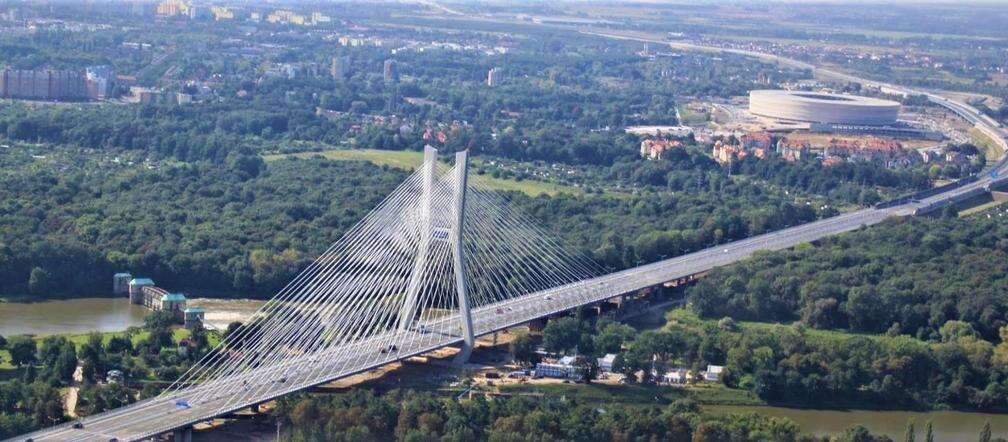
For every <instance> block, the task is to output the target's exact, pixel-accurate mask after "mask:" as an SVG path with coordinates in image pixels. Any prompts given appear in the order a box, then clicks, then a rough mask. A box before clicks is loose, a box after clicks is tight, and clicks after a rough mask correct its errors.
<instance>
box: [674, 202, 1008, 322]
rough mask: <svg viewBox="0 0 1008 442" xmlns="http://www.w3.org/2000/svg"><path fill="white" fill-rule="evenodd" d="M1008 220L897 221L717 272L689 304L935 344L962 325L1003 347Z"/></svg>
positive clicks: (712, 312) (719, 312)
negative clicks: (944, 331) (948, 327)
mask: <svg viewBox="0 0 1008 442" xmlns="http://www.w3.org/2000/svg"><path fill="white" fill-rule="evenodd" d="M988 216H989V217H988ZM1003 220H1004V212H1003V211H993V212H987V213H985V214H983V215H981V216H973V217H969V218H964V219H926V218H913V219H903V220H892V221H889V222H886V223H884V224H882V225H879V226H875V227H872V228H870V229H865V230H863V231H859V232H855V233H852V234H848V235H841V236H836V237H830V238H825V239H823V240H820V241H819V245H818V246H815V247H810V246H803V247H798V248H796V249H793V250H787V251H781V252H773V253H763V254H760V255H758V257H756V258H753V259H750V260H747V261H744V262H741V263H739V264H736V265H732V266H727V267H724V268H720V269H716V270H714V271H713V272H711V274H710V277H709V278H706V279H704V280H703V281H701V282H700V283H699V284H697V285H696V286H695V287H692V288H690V290H689V299H690V302H691V303H692V304H693V306H694V307H695V308H696V310H697V311H698V312H700V313H701V314H702V315H704V316H707V317H721V316H731V317H734V318H736V319H743V320H759V321H793V320H801V321H802V322H804V323H805V324H807V325H808V326H810V327H815V328H823V329H831V328H849V329H851V330H853V331H858V332H868V333H890V334H909V335H912V336H916V337H917V338H920V339H925V340H936V339H939V338H940V333H941V330H940V329H941V327H942V326H943V325H945V324H946V323H947V322H948V321H962V322H965V323H967V324H968V325H969V327H970V328H971V329H972V330H973V331H974V332H975V333H976V334H977V335H978V336H979V337H982V338H983V339H986V340H996V339H997V338H998V330H999V329H1000V328H1001V327H1003V326H1005V325H1006V324H1008V316H1006V313H1008V291H1006V287H1008V280H1006V279H1005V278H1006V276H1005V275H1006V274H1008V273H1006V270H1008V268H1006V265H1008V259H1006V251H1008V239H1006V238H1008V227H1006V225H1005V223H1004V222H1003Z"/></svg>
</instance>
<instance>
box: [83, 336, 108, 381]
mask: <svg viewBox="0 0 1008 442" xmlns="http://www.w3.org/2000/svg"><path fill="white" fill-rule="evenodd" d="M102 341H103V340H102V335H101V333H98V332H94V333H91V334H89V335H88V340H87V342H85V343H84V345H83V346H81V349H80V359H81V363H82V365H83V367H84V379H86V380H90V381H93V382H100V381H101V380H103V379H104V378H105V365H106V360H107V358H106V356H105V346H104V345H103V342H102Z"/></svg>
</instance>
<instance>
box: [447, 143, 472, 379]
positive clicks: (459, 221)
mask: <svg viewBox="0 0 1008 442" xmlns="http://www.w3.org/2000/svg"><path fill="white" fill-rule="evenodd" d="M468 166H469V151H467V150H463V151H461V152H458V153H456V154H455V224H454V225H453V226H452V251H453V253H452V254H453V255H454V256H453V258H454V260H455V265H454V267H455V291H456V292H457V294H458V305H459V322H460V323H461V325H462V351H460V352H459V353H458V354H457V355H455V361H454V362H455V363H456V364H464V363H465V362H466V361H468V360H469V355H470V354H472V349H473V345H474V344H475V342H476V339H475V338H474V337H473V326H472V315H471V314H470V312H469V287H468V284H467V281H466V276H465V269H466V267H465V266H466V262H465V256H464V255H463V247H462V230H463V226H464V225H465V200H466V180H467V178H468V168H469V167H468Z"/></svg>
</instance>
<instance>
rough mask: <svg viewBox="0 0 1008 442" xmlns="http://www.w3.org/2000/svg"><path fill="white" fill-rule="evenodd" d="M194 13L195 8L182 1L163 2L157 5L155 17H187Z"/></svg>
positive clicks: (166, 0)
mask: <svg viewBox="0 0 1008 442" xmlns="http://www.w3.org/2000/svg"><path fill="white" fill-rule="evenodd" d="M195 13H196V11H195V8H193V6H192V5H190V4H189V3H186V2H184V1H182V0H165V1H163V2H161V3H158V5H157V15H158V16H161V17H175V16H186V17H189V16H192V15H195Z"/></svg>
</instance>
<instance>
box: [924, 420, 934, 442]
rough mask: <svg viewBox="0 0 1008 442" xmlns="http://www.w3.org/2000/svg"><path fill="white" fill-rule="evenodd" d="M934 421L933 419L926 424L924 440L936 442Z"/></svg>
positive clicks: (925, 441)
mask: <svg viewBox="0 0 1008 442" xmlns="http://www.w3.org/2000/svg"><path fill="white" fill-rule="evenodd" d="M933 425H934V422H933V421H932V420H931V419H928V420H927V423H925V424H924V442H934V428H932V426H933Z"/></svg>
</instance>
